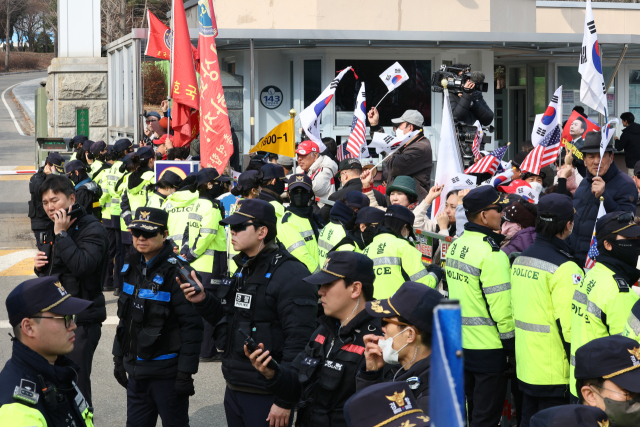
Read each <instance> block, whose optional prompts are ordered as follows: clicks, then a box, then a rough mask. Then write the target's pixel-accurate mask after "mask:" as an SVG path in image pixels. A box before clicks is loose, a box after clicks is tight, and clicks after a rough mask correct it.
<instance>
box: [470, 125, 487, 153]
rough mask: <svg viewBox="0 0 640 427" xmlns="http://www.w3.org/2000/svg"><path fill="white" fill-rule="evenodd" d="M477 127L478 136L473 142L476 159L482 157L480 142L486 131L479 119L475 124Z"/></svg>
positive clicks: (472, 148)
mask: <svg viewBox="0 0 640 427" xmlns="http://www.w3.org/2000/svg"><path fill="white" fill-rule="evenodd" d="M473 125H474V126H475V127H476V136H475V138H473V144H471V151H473V157H475V158H476V159H477V158H478V157H480V143H481V142H482V139H483V138H484V132H483V131H482V125H481V124H480V121H479V120H476V122H475V123H474V124H473Z"/></svg>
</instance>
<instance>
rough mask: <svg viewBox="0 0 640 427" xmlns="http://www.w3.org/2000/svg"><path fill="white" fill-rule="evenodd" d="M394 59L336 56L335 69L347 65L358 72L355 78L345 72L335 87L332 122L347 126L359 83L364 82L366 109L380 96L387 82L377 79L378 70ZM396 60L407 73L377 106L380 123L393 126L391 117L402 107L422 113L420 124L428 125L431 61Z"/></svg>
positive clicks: (379, 98)
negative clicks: (405, 79) (333, 118)
mask: <svg viewBox="0 0 640 427" xmlns="http://www.w3.org/2000/svg"><path fill="white" fill-rule="evenodd" d="M394 62H395V61H394V60H388V61H384V60H382V61H381V60H379V59H376V60H356V61H354V60H346V59H337V60H336V66H335V69H336V70H343V69H345V68H347V67H348V66H350V65H351V66H352V67H353V69H354V70H355V72H356V74H357V75H358V80H356V79H355V76H354V75H353V73H351V72H349V73H347V74H345V75H344V77H343V78H342V80H341V81H340V84H339V85H338V88H337V89H336V96H335V102H336V116H337V117H336V125H338V126H340V125H341V124H342V125H346V126H351V121H352V119H353V110H354V108H355V104H356V98H357V97H358V89H360V83H362V82H364V84H365V91H366V99H367V110H369V109H370V108H371V107H374V106H375V105H376V104H377V103H378V102H379V101H380V100H381V99H382V97H383V96H384V95H385V94H386V93H387V86H386V85H385V84H384V83H383V82H382V80H380V74H382V73H383V72H384V71H385V70H386V69H387V68H389V67H390V66H391V65H392V64H393V63H394ZM398 62H399V63H400V65H402V68H404V69H405V71H406V72H407V74H408V75H409V81H408V82H405V83H404V84H402V85H401V86H399V87H398V88H397V89H396V90H394V91H393V92H391V93H390V94H389V95H388V96H387V97H386V98H385V99H384V101H382V103H381V104H380V106H379V107H378V111H379V113H380V124H381V125H382V126H393V124H392V123H391V119H393V118H396V117H400V116H401V115H402V113H404V112H405V110H418V111H420V113H421V114H422V116H423V117H424V126H431V61H414V60H406V61H404V60H403V61H398ZM341 113H342V114H341ZM345 113H348V114H345ZM342 116H344V117H342ZM343 118H344V119H345V120H346V121H344V120H343ZM344 123H346V124H344Z"/></svg>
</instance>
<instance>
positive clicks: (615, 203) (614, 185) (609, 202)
mask: <svg viewBox="0 0 640 427" xmlns="http://www.w3.org/2000/svg"><path fill="white" fill-rule="evenodd" d="M602 179H603V180H604V182H605V188H604V193H603V194H602V196H603V197H604V209H605V210H606V211H607V212H616V211H625V212H633V213H635V212H636V203H637V201H638V189H637V188H636V185H635V184H634V183H633V180H632V179H631V178H629V176H627V174H625V173H623V172H621V171H620V169H618V167H617V166H616V164H615V163H612V164H611V166H610V167H609V170H608V171H607V173H605V174H604V175H603V176H602ZM592 181H593V176H592V175H591V174H587V177H586V178H585V179H583V180H582V182H581V183H580V185H579V186H578V189H577V190H576V191H575V193H574V195H573V207H574V208H575V210H576V218H575V222H574V224H575V226H574V227H573V233H572V234H571V237H569V245H570V246H571V247H572V248H573V252H574V256H575V257H576V258H577V259H578V264H579V265H580V266H581V267H584V263H585V261H586V259H587V252H588V251H589V245H590V244H591V237H592V235H593V226H594V225H595V222H596V218H597V216H598V209H599V208H600V201H599V200H598V199H596V197H595V196H594V195H593V193H592V192H591V183H592Z"/></svg>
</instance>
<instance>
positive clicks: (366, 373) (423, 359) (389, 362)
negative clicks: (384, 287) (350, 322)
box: [356, 282, 442, 414]
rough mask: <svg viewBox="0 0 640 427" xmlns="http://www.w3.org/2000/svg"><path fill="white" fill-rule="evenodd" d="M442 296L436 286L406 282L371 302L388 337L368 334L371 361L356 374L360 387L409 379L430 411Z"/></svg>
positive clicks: (367, 350) (372, 311) (369, 309)
mask: <svg viewBox="0 0 640 427" xmlns="http://www.w3.org/2000/svg"><path fill="white" fill-rule="evenodd" d="M441 299H442V295H441V294H440V292H438V291H436V290H435V289H431V288H429V287H427V286H424V285H423V284H422V283H416V282H405V283H403V284H402V286H400V289H398V291H397V292H396V293H395V294H393V295H392V296H391V297H390V298H388V299H386V300H378V301H372V302H368V303H367V312H368V313H369V314H370V315H371V316H373V317H377V318H381V319H382V332H383V334H384V336H379V335H376V334H373V333H372V334H368V335H366V336H365V337H364V342H365V352H364V355H365V358H366V361H367V363H366V367H365V369H362V370H361V371H360V372H358V375H357V376H356V387H357V389H358V390H362V389H363V388H365V387H369V386H371V385H373V384H377V383H380V382H384V381H388V382H393V381H406V382H407V383H408V385H409V388H410V389H411V391H412V394H413V396H414V397H415V398H416V400H417V401H418V406H419V407H420V409H422V410H423V411H424V413H425V414H429V375H430V372H431V357H430V355H431V331H432V325H433V309H434V308H435V307H436V305H438V303H439V302H440V300H441Z"/></svg>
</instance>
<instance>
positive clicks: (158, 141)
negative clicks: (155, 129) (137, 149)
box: [153, 133, 173, 145]
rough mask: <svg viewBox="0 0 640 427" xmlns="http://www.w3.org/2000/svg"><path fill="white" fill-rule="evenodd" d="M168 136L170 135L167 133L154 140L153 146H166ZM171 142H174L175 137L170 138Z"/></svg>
mask: <svg viewBox="0 0 640 427" xmlns="http://www.w3.org/2000/svg"><path fill="white" fill-rule="evenodd" d="M167 135H169V134H168V133H165V134H164V135H162V136H161V137H160V138H158V139H154V140H153V145H162V144H164V143H165V142H166V141H167ZM169 141H171V142H173V137H172V136H169Z"/></svg>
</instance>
